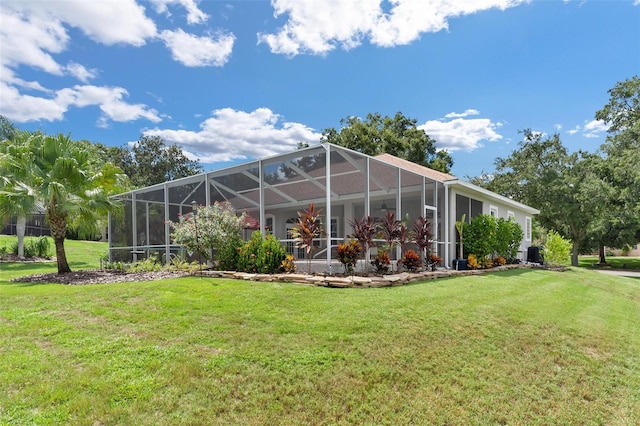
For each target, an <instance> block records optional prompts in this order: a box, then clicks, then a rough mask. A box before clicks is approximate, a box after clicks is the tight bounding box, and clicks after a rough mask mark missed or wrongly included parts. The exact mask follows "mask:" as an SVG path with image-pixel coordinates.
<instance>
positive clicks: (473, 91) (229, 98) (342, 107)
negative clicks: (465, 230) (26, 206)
mask: <svg viewBox="0 0 640 426" xmlns="http://www.w3.org/2000/svg"><path fill="white" fill-rule="evenodd" d="M637 74H640V0H628V1H622V0H621V1H530V2H527V1H518V0H476V1H473V0H470V1H444V0H439V1H438V0H414V1H408V0H392V1H388V0H385V1H380V0H359V1H355V0H333V1H328V0H326V1H325V0H309V1H306V0H272V1H271V2H269V1H207V0H202V1H197V0H153V1H148V2H135V1H134V0H117V1H106V0H102V1H101V0H98V1H91V2H88V1H81V0H80V1H75V0H66V1H53V0H52V1H28V0H27V1H10V0H3V1H2V2H1V3H0V114H2V115H5V116H6V117H8V118H10V119H11V120H13V121H14V123H15V124H16V125H17V126H18V127H20V128H23V129H28V130H35V129H41V130H43V131H45V132H47V133H50V134H55V133H58V132H62V133H65V134H66V133H71V137H72V138H74V139H87V140H90V141H93V142H102V143H104V144H107V145H123V144H126V143H132V142H135V141H136V140H137V139H138V138H139V137H140V135H142V134H145V135H158V136H161V137H163V138H164V139H165V140H166V141H167V142H168V143H174V142H175V143H178V144H179V145H180V146H182V147H183V149H184V150H185V152H186V153H187V154H188V155H189V156H191V157H192V158H198V159H200V161H201V162H202V163H203V165H204V166H205V169H206V170H211V169H215V168H218V167H221V166H226V165H230V164H234V163H238V162H243V161H246V160H249V159H253V158H259V157H264V156H268V155H273V154H277V153H281V152H287V151H290V150H292V149H295V146H296V145H297V143H298V142H300V141H303V142H308V143H310V144H314V143H317V142H318V141H319V138H320V133H321V132H322V130H323V129H324V128H327V127H339V124H340V119H341V118H343V117H346V116H351V115H353V116H359V117H364V116H366V114H367V113H369V112H379V113H381V114H383V115H394V114H395V113H396V112H398V111H400V112H402V113H403V114H405V115H406V116H408V117H411V118H415V119H417V121H418V124H419V126H420V127H421V128H424V129H425V131H426V132H427V133H428V134H429V135H430V136H431V137H433V138H434V139H435V140H436V141H437V146H438V148H443V149H447V150H449V151H450V152H451V154H452V156H453V158H454V161H455V164H454V167H453V173H454V174H456V175H457V176H460V177H464V176H476V175H478V174H480V173H481V172H482V171H485V172H491V171H493V169H494V166H493V164H494V159H495V158H496V157H499V156H502V157H504V156H507V155H509V153H510V152H511V151H512V150H513V149H515V148H516V147H517V142H518V141H519V140H521V135H520V134H519V130H522V129H525V128H531V129H533V130H535V131H539V132H544V133H546V134H553V133H555V132H557V133H559V134H560V136H561V139H562V141H563V143H564V144H565V145H566V146H567V147H569V148H570V149H571V150H577V149H585V150H591V151H592V150H595V149H597V148H598V146H600V144H602V143H603V142H604V139H605V135H606V127H605V126H604V125H603V124H602V123H599V122H597V121H595V120H594V114H595V112H596V111H597V110H598V109H600V108H602V106H603V105H604V104H605V103H606V102H607V101H608V94H607V90H608V89H610V88H612V87H613V86H614V85H615V83H616V82H617V81H622V80H625V79H628V78H630V77H632V76H633V75H637Z"/></svg>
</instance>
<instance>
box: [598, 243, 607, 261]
mask: <svg viewBox="0 0 640 426" xmlns="http://www.w3.org/2000/svg"><path fill="white" fill-rule="evenodd" d="M598 257H599V258H600V260H599V261H598V263H600V264H601V265H606V264H607V258H606V257H605V253H604V244H602V243H598Z"/></svg>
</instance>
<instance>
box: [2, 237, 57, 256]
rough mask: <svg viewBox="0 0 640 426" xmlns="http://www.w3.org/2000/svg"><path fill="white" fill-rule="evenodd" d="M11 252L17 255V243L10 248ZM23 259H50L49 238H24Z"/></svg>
mask: <svg viewBox="0 0 640 426" xmlns="http://www.w3.org/2000/svg"><path fill="white" fill-rule="evenodd" d="M11 252H12V253H13V254H15V255H17V254H18V243H17V242H15V243H13V245H12V246H11ZM24 257H27V258H29V257H44V258H46V259H48V258H50V257H51V242H50V241H49V237H45V236H42V237H37V238H31V237H29V238H25V239H24Z"/></svg>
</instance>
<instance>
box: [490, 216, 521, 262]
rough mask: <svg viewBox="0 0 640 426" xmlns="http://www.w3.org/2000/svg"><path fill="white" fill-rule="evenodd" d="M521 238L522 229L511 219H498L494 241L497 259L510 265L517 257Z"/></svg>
mask: <svg viewBox="0 0 640 426" xmlns="http://www.w3.org/2000/svg"><path fill="white" fill-rule="evenodd" d="M523 237H524V233H523V232H522V228H521V227H520V225H519V224H518V223H517V222H516V221H515V220H514V219H513V218H509V219H503V218H500V219H498V220H497V223H496V240H495V241H496V245H495V252H496V254H497V255H498V257H504V258H505V259H506V260H507V261H508V262H509V263H512V262H513V261H514V260H515V259H516V257H517V255H518V249H519V248H520V242H521V241H522V238H523Z"/></svg>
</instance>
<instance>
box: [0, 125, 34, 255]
mask: <svg viewBox="0 0 640 426" xmlns="http://www.w3.org/2000/svg"><path fill="white" fill-rule="evenodd" d="M33 137H34V135H33V134H32V133H30V132H27V131H15V132H14V133H12V134H11V137H10V139H5V140H3V141H2V142H0V219H2V221H4V220H7V219H10V218H12V217H15V218H16V235H17V237H18V258H19V259H24V234H25V228H26V224H27V216H28V215H30V214H31V213H33V211H34V208H35V207H36V205H37V198H36V194H35V191H34V190H33V187H32V185H31V183H30V178H31V173H30V171H29V170H30V166H31V164H32V155H31V152H30V150H29V144H30V141H31V139H32V138H33Z"/></svg>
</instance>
